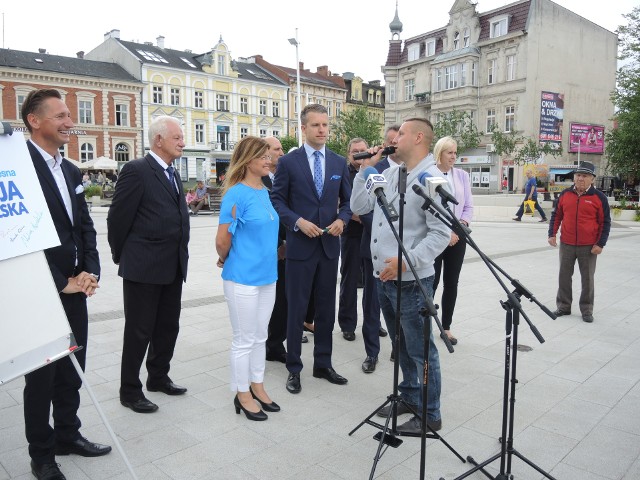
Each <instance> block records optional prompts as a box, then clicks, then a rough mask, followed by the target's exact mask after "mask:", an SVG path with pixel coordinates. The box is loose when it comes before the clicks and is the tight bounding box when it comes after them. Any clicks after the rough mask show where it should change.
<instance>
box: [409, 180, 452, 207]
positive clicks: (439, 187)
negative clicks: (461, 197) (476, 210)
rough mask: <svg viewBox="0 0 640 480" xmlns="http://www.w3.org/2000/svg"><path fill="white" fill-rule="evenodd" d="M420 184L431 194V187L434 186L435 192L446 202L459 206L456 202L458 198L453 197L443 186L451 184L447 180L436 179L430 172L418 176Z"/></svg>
mask: <svg viewBox="0 0 640 480" xmlns="http://www.w3.org/2000/svg"><path fill="white" fill-rule="evenodd" d="M418 182H420V184H421V185H424V186H425V187H427V188H429V193H431V187H432V186H433V187H434V190H435V192H436V193H437V194H438V195H440V196H441V197H442V198H443V199H444V200H445V201H447V202H451V203H453V204H454V205H458V200H456V197H454V196H453V195H451V193H449V191H448V190H447V189H446V188H444V187H443V185H447V184H448V183H449V181H448V180H447V179H446V178H442V177H434V176H433V175H431V174H430V173H429V172H423V173H421V174H420V175H419V176H418ZM414 191H415V190H414Z"/></svg>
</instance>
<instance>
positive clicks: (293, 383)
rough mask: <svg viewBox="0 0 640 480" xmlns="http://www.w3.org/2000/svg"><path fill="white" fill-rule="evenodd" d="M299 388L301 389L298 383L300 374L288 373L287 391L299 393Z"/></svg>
mask: <svg viewBox="0 0 640 480" xmlns="http://www.w3.org/2000/svg"><path fill="white" fill-rule="evenodd" d="M300 390H302V386H301V385H300V374H299V373H289V376H288V377H287V392H289V393H300Z"/></svg>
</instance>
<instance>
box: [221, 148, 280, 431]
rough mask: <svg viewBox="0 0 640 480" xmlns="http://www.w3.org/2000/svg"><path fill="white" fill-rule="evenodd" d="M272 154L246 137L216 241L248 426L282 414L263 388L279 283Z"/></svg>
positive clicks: (235, 374) (231, 173) (235, 382)
mask: <svg viewBox="0 0 640 480" xmlns="http://www.w3.org/2000/svg"><path fill="white" fill-rule="evenodd" d="M268 148H269V145H268V143H267V142H266V141H265V140H263V139H261V138H257V137H245V138H243V139H242V140H240V142H238V144H237V145H236V147H235V149H234V151H233V155H232V157H231V163H230V165H229V170H227V175H226V178H225V180H224V183H223V196H222V203H221V205H220V220H219V225H218V233H217V235H216V250H217V252H218V255H219V258H218V267H221V268H222V279H223V287H224V296H225V299H226V301H227V305H228V307H229V319H230V320H231V327H232V329H233V339H232V342H231V355H230V357H231V390H232V391H233V392H235V393H236V397H235V398H234V401H233V403H234V405H235V408H236V413H238V414H239V413H240V411H243V412H244V414H245V415H246V417H247V418H248V419H249V420H266V419H267V418H268V417H267V414H266V413H264V411H263V410H262V409H264V410H266V411H267V412H277V411H279V410H280V407H279V406H278V404H276V403H275V402H273V401H272V400H271V399H270V398H269V395H268V394H267V392H266V391H265V389H264V383H263V381H264V369H265V341H266V340H267V327H268V325H269V318H270V317H271V311H272V310H273V304H274V302H275V296H276V280H277V277H278V273H277V261H278V258H277V250H278V249H277V244H278V224H279V219H278V214H277V213H276V211H275V210H274V209H273V207H272V205H271V201H270V200H269V193H268V190H267V189H266V188H265V187H264V185H263V183H262V177H263V176H264V175H268V174H269V167H270V165H271V157H270V156H269V155H268V154H267V151H268ZM256 400H257V402H258V403H256ZM258 404H260V406H261V407H262V409H261V408H260V406H258Z"/></svg>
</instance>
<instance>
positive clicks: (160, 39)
mask: <svg viewBox="0 0 640 480" xmlns="http://www.w3.org/2000/svg"><path fill="white" fill-rule="evenodd" d="M156 42H157V43H158V48H164V37H163V36H162V35H160V36H159V37H158V38H156Z"/></svg>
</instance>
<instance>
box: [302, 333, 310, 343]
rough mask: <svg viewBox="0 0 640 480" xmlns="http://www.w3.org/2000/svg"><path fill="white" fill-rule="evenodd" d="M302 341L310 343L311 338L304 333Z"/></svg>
mask: <svg viewBox="0 0 640 480" xmlns="http://www.w3.org/2000/svg"><path fill="white" fill-rule="evenodd" d="M300 342H301V343H309V339H308V338H307V336H306V335H302V340H300Z"/></svg>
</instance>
